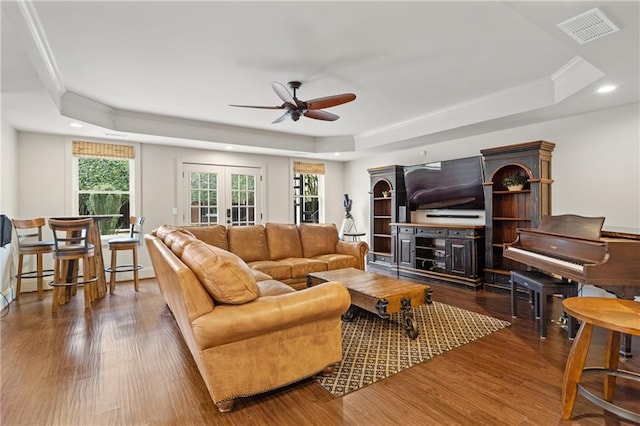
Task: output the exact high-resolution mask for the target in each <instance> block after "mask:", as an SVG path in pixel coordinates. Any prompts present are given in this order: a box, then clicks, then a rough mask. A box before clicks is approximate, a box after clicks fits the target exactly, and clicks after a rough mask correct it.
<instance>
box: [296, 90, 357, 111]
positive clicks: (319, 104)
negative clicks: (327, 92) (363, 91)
mask: <svg viewBox="0 0 640 426" xmlns="http://www.w3.org/2000/svg"><path fill="white" fill-rule="evenodd" d="M355 98H356V95H354V94H353V93H343V94H341V95H333V96H325V97H323V98H316V99H311V100H310V101H307V102H306V104H307V109H324V108H329V107H332V106H336V105H341V104H346V103H347V102H351V101H353V100H354V99H355Z"/></svg>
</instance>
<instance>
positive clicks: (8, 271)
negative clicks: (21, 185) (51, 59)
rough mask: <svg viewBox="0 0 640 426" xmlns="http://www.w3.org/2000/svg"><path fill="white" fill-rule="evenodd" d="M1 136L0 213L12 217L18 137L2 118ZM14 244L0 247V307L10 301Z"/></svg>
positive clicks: (14, 200)
mask: <svg viewBox="0 0 640 426" xmlns="http://www.w3.org/2000/svg"><path fill="white" fill-rule="evenodd" d="M1 127H2V138H1V139H0V170H2V173H0V213H2V214H5V215H7V216H9V217H13V215H14V214H15V212H16V210H17V204H18V202H17V200H18V190H17V188H16V182H17V173H18V169H17V165H16V158H17V156H18V154H17V145H18V137H17V134H16V132H15V130H13V129H12V128H11V127H9V126H8V125H7V124H6V123H5V121H4V120H2V125H1ZM15 257H16V256H15V249H14V244H13V243H12V244H9V245H6V246H5V247H3V248H0V292H1V293H2V294H3V295H4V297H5V298H6V299H5V298H3V297H0V307H3V306H4V305H5V304H6V303H7V302H8V301H11V297H12V294H11V285H12V284H11V283H12V281H15V279H12V278H11V277H12V275H15V273H14V269H15V268H12V265H13V264H14V263H15V262H14V261H13V259H15Z"/></svg>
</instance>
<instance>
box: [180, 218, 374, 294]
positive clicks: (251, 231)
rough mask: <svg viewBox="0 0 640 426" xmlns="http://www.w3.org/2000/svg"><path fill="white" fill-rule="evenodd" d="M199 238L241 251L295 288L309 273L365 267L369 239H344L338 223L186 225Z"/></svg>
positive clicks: (254, 266)
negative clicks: (340, 234)
mask: <svg viewBox="0 0 640 426" xmlns="http://www.w3.org/2000/svg"><path fill="white" fill-rule="evenodd" d="M184 229H187V230H189V231H190V232H191V233H193V234H194V235H195V236H196V237H197V238H198V239H200V240H202V241H204V242H206V243H208V244H211V245H214V246H216V247H220V248H222V249H224V250H228V251H230V252H231V253H234V254H236V255H238V256H239V257H240V258H241V259H242V260H244V261H245V262H246V263H247V265H249V267H251V268H252V269H255V270H258V271H260V272H264V273H265V274H267V275H269V276H270V277H271V278H273V279H274V280H278V281H280V282H283V283H285V284H289V285H290V286H291V287H293V288H295V289H301V288H304V287H306V277H307V274H309V273H311V272H321V271H327V270H329V271H331V270H334V269H342V268H358V269H362V270H364V266H365V255H366V254H367V252H368V251H369V246H368V245H367V243H365V242H363V241H360V242H347V241H341V240H340V239H339V238H338V229H337V227H336V225H334V224H331V223H327V224H316V223H303V224H301V225H299V226H296V225H293V224H281V223H267V224H266V225H252V226H230V227H225V226H223V225H211V226H201V227H185V228H184Z"/></svg>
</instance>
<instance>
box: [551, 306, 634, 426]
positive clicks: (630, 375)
mask: <svg viewBox="0 0 640 426" xmlns="http://www.w3.org/2000/svg"><path fill="white" fill-rule="evenodd" d="M562 303H563V305H564V309H565V310H566V311H567V313H568V314H569V315H571V316H573V317H575V318H577V319H579V320H581V321H582V326H581V327H580V330H579V331H578V335H577V336H576V339H575V340H574V342H573V345H572V346H571V351H570V352H569V358H568V359H567V365H566V367H565V370H564V383H563V387H562V418H563V419H564V420H569V419H570V418H571V413H572V412H573V406H574V404H575V401H576V396H577V395H578V393H580V394H582V395H583V396H584V397H585V398H587V399H588V400H589V401H590V402H592V403H594V404H596V405H598V406H599V407H602V408H604V409H605V410H607V411H609V412H612V413H614V414H616V415H617V416H619V417H622V418H624V419H627V420H631V421H633V422H639V423H640V413H634V412H632V411H629V410H626V409H624V408H622V407H619V406H617V405H615V404H614V403H613V397H614V392H615V385H616V377H623V378H625V379H629V380H633V381H637V382H640V374H638V373H634V372H631V371H623V370H618V364H619V362H620V358H619V356H618V348H619V346H620V334H621V333H626V334H634V335H636V336H640V303H638V302H635V301H632V300H625V299H609V298H601V297H571V298H568V299H565V300H564V301H563V302H562ZM593 327H601V328H604V329H606V330H607V341H606V345H605V348H604V367H589V368H584V365H585V362H586V359H587V352H588V351H589V344H590V343H591V335H592V333H593ZM583 373H599V374H603V375H604V388H603V396H604V398H600V397H598V396H596V395H594V394H593V393H591V392H590V391H589V390H587V389H586V388H585V387H584V386H583V385H582V384H581V380H582V374H583ZM638 392H639V394H640V390H639V391H638Z"/></svg>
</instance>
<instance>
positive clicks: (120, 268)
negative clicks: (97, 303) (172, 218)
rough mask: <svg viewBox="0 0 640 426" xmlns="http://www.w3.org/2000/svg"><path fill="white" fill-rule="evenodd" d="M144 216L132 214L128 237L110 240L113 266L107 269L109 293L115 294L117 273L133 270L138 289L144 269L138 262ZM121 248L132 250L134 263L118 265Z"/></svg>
mask: <svg viewBox="0 0 640 426" xmlns="http://www.w3.org/2000/svg"><path fill="white" fill-rule="evenodd" d="M143 223H144V217H138V218H136V217H135V216H132V217H131V218H130V219H129V224H130V229H129V236H128V237H119V238H113V239H110V240H109V241H108V244H109V250H111V267H109V268H106V269H105V271H106V272H109V273H110V276H109V293H110V294H113V292H114V291H115V288H116V274H117V273H118V272H132V271H133V286H134V289H135V291H138V271H139V270H140V269H142V265H139V264H138V246H139V245H140V235H141V232H142V224H143ZM120 250H131V252H132V256H133V263H131V264H126V265H118V264H117V260H116V257H117V255H118V251H120Z"/></svg>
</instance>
